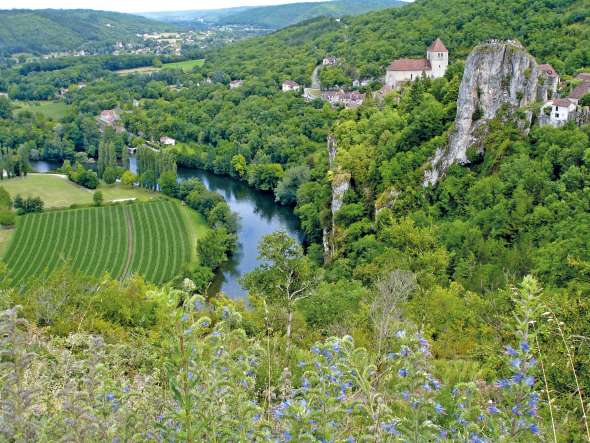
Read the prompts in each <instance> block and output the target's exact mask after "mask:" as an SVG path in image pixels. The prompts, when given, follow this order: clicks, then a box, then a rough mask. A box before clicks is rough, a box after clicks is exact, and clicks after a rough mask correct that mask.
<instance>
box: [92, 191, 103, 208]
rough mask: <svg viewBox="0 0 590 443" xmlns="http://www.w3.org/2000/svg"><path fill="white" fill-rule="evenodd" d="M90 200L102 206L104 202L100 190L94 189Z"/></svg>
mask: <svg viewBox="0 0 590 443" xmlns="http://www.w3.org/2000/svg"><path fill="white" fill-rule="evenodd" d="M92 201H93V202H94V206H102V204H103V203H104V197H103V195H102V192H100V191H96V192H95V193H94V194H93V195H92Z"/></svg>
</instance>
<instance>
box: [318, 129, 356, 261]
mask: <svg viewBox="0 0 590 443" xmlns="http://www.w3.org/2000/svg"><path fill="white" fill-rule="evenodd" d="M337 155H338V147H337V143H336V138H335V137H334V136H333V135H329V136H328V160H329V163H330V171H331V173H332V201H331V209H332V226H331V229H330V228H324V232H323V243H324V259H325V261H326V262H329V261H330V260H331V258H332V255H333V250H334V241H333V233H334V215H335V214H336V212H338V211H339V210H340V208H342V205H343V204H344V195H345V194H346V192H347V191H348V190H349V189H350V179H351V175H350V173H348V172H345V171H342V170H341V169H340V168H339V167H338V165H337V163H336V156H337Z"/></svg>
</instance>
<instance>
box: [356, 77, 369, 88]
mask: <svg viewBox="0 0 590 443" xmlns="http://www.w3.org/2000/svg"><path fill="white" fill-rule="evenodd" d="M372 81H373V79H372V78H364V79H357V80H353V81H352V87H353V88H364V87H365V86H369V85H370V84H371V82H372Z"/></svg>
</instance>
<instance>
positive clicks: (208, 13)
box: [142, 0, 406, 29]
mask: <svg viewBox="0 0 590 443" xmlns="http://www.w3.org/2000/svg"><path fill="white" fill-rule="evenodd" d="M404 4H406V2H404V1H400V0H332V1H324V2H317V3H309V2H307V3H290V4H286V5H276V6H259V7H241V8H227V9H210V10H195V11H177V12H150V13H144V14H142V15H143V16H144V17H148V18H152V19H155V20H161V21H166V22H187V21H195V20H197V21H201V22H204V23H209V24H219V25H252V26H260V27H264V28H271V29H279V28H284V27H286V26H290V25H293V24H296V23H300V22H302V21H304V20H308V19H310V18H315V17H320V16H330V17H341V16H348V15H357V14H362V13H365V12H369V11H374V10H379V9H385V8H392V7H396V6H402V5H404Z"/></svg>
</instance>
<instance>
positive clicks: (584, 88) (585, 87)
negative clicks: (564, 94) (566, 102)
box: [569, 74, 590, 105]
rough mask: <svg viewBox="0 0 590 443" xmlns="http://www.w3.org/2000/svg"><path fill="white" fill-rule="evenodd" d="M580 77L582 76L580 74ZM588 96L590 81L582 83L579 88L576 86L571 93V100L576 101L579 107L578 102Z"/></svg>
mask: <svg viewBox="0 0 590 443" xmlns="http://www.w3.org/2000/svg"><path fill="white" fill-rule="evenodd" d="M580 75H582V74H580ZM588 75H590V74H588ZM578 78H580V77H579V76H578ZM582 78H583V77H582ZM587 94H590V80H588V81H582V83H580V84H579V85H578V86H576V87H575V88H574V89H573V90H572V92H571V93H570V95H569V98H571V99H572V101H574V102H575V103H576V105H577V104H578V102H579V101H580V99H581V98H582V97H584V96H585V95H587Z"/></svg>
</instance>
